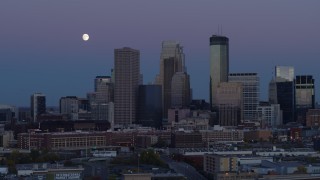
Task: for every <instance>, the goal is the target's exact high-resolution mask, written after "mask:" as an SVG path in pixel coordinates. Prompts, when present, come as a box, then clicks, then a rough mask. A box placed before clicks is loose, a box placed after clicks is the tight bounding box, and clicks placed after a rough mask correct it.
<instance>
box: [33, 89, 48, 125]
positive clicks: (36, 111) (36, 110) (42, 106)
mask: <svg viewBox="0 0 320 180" xmlns="http://www.w3.org/2000/svg"><path fill="white" fill-rule="evenodd" d="M45 113H46V96H45V95H44V94H42V93H35V94H33V95H31V117H32V120H33V122H36V121H37V117H38V116H39V115H41V114H45Z"/></svg>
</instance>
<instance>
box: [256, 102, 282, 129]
mask: <svg viewBox="0 0 320 180" xmlns="http://www.w3.org/2000/svg"><path fill="white" fill-rule="evenodd" d="M257 120H258V121H260V123H261V124H263V125H265V126H267V127H276V126H279V125H282V111H281V110H280V105H279V104H268V103H265V104H260V105H259V106H258V107H257Z"/></svg>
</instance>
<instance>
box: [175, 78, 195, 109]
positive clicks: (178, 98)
mask: <svg viewBox="0 0 320 180" xmlns="http://www.w3.org/2000/svg"><path fill="white" fill-rule="evenodd" d="M190 102H191V97H190V78H189V75H188V74H187V73H186V72H177V73H175V74H174V75H173V77H172V82H171V107H172V108H182V107H189V105H190Z"/></svg>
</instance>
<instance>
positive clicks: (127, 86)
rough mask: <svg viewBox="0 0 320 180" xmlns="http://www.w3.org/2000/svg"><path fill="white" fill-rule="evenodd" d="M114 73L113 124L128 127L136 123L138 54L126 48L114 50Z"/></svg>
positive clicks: (136, 51) (138, 73) (138, 74)
mask: <svg viewBox="0 0 320 180" xmlns="http://www.w3.org/2000/svg"><path fill="white" fill-rule="evenodd" d="M114 73H115V84H114V87H115V89H114V123H115V125H122V126H128V125H131V124H132V123H133V122H135V121H136V104H137V97H138V88H139V79H140V78H139V77H140V52H139V51H138V50H135V49H131V48H128V47H124V48H121V49H115V50H114Z"/></svg>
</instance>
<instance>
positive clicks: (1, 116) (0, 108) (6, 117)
mask: <svg viewBox="0 0 320 180" xmlns="http://www.w3.org/2000/svg"><path fill="white" fill-rule="evenodd" d="M17 117H18V109H17V108H16V107H14V106H9V105H1V104H0V124H6V123H11V121H12V120H14V119H15V120H17Z"/></svg>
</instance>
